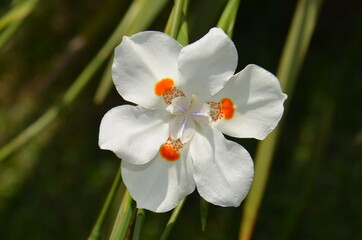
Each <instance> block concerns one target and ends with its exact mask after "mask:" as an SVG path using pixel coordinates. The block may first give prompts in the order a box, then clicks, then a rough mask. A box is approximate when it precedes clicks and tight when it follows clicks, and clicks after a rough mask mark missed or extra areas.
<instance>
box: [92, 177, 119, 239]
mask: <svg viewBox="0 0 362 240" xmlns="http://www.w3.org/2000/svg"><path fill="white" fill-rule="evenodd" d="M120 183H121V171H120V170H118V171H117V175H116V177H115V178H114V180H113V184H112V187H111V189H110V191H109V193H108V196H107V199H106V201H105V202H104V205H103V207H102V210H101V212H100V214H99V216H98V219H97V222H96V224H95V225H94V227H93V229H92V232H91V234H90V236H89V238H88V240H99V239H102V231H103V227H104V223H105V219H106V215H107V214H108V212H109V210H110V206H111V203H112V201H113V199H114V197H115V195H116V192H117V190H118V188H119V186H120Z"/></svg>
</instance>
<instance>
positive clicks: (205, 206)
mask: <svg viewBox="0 0 362 240" xmlns="http://www.w3.org/2000/svg"><path fill="white" fill-rule="evenodd" d="M208 214H209V203H208V202H206V201H205V199H203V198H202V197H200V216H201V230H202V231H205V228H206V220H207V215H208Z"/></svg>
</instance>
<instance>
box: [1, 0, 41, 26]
mask: <svg viewBox="0 0 362 240" xmlns="http://www.w3.org/2000/svg"><path fill="white" fill-rule="evenodd" d="M38 1H39V0H27V1H24V2H21V3H19V4H15V5H14V7H12V8H11V9H10V10H9V11H8V12H7V13H6V14H4V16H2V17H1V18H0V31H1V30H3V29H4V28H6V27H8V26H10V25H11V24H13V23H16V22H18V21H19V20H22V19H24V18H25V17H26V16H28V15H29V13H31V12H32V11H33V9H34V7H35V6H36V4H37V3H38Z"/></svg>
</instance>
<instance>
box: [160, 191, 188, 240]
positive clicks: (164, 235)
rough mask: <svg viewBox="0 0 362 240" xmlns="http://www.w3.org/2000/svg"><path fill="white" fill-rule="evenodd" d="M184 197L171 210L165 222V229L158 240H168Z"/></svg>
mask: <svg viewBox="0 0 362 240" xmlns="http://www.w3.org/2000/svg"><path fill="white" fill-rule="evenodd" d="M185 200H186V197H185V198H184V199H182V200H181V202H180V203H179V204H178V205H177V207H176V208H175V209H174V210H173V212H172V214H171V217H170V219H169V220H168V222H167V225H166V227H165V229H164V230H163V232H162V235H161V238H160V240H166V239H167V238H168V236H169V235H170V233H171V230H172V228H173V226H174V225H175V222H176V220H177V217H178V215H179V214H180V211H181V209H182V207H183V205H184V203H185Z"/></svg>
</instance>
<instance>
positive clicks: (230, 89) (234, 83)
mask: <svg viewBox="0 0 362 240" xmlns="http://www.w3.org/2000/svg"><path fill="white" fill-rule="evenodd" d="M223 98H229V99H231V100H232V101H233V102H234V104H235V105H236V111H235V113H234V116H233V117H232V118H231V119H228V120H225V119H221V120H218V121H216V122H214V123H213V126H214V127H216V128H217V129H219V130H220V131H221V132H222V133H224V134H227V135H229V136H233V137H238V138H256V139H264V138H265V137H266V136H267V135H268V134H269V133H270V132H271V131H272V130H273V129H274V128H275V127H276V125H277V124H278V122H279V120H280V118H281V117H282V114H283V110H284V107H283V102H284V100H285V99H286V98H287V95H285V94H284V93H283V92H282V90H281V88H280V84H279V81H278V79H277V78H276V77H275V76H274V75H273V74H271V73H270V72H268V71H266V70H265V69H263V68H261V67H259V66H256V65H253V64H251V65H248V66H246V68H245V69H243V70H242V71H241V72H239V73H238V74H236V75H234V76H233V77H232V79H231V80H230V81H229V82H228V83H227V84H226V85H225V88H224V89H222V90H221V91H220V92H219V93H218V94H217V95H215V96H214V97H213V98H212V101H215V102H218V101H220V100H221V99H223Z"/></svg>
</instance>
